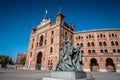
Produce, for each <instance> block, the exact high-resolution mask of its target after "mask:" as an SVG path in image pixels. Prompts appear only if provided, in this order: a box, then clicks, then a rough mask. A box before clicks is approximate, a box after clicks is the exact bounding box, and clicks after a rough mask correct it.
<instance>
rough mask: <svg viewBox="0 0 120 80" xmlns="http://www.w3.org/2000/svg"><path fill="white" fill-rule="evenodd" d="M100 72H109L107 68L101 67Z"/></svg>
mask: <svg viewBox="0 0 120 80" xmlns="http://www.w3.org/2000/svg"><path fill="white" fill-rule="evenodd" d="M99 71H100V72H107V69H99Z"/></svg>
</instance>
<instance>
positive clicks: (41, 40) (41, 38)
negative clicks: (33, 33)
mask: <svg viewBox="0 0 120 80" xmlns="http://www.w3.org/2000/svg"><path fill="white" fill-rule="evenodd" d="M39 44H40V46H42V45H43V35H42V36H40V43H39Z"/></svg>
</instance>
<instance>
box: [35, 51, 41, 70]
mask: <svg viewBox="0 0 120 80" xmlns="http://www.w3.org/2000/svg"><path fill="white" fill-rule="evenodd" d="M41 64H42V52H39V53H38V55H37V61H36V70H41Z"/></svg>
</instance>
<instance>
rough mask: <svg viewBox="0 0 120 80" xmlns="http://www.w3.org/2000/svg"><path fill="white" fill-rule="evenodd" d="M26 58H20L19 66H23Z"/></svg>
mask: <svg viewBox="0 0 120 80" xmlns="http://www.w3.org/2000/svg"><path fill="white" fill-rule="evenodd" d="M25 61H26V57H22V58H21V59H20V64H22V65H25Z"/></svg>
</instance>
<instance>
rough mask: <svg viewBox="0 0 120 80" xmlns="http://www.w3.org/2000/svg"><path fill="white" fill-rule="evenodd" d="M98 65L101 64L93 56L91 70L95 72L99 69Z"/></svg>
mask: <svg viewBox="0 0 120 80" xmlns="http://www.w3.org/2000/svg"><path fill="white" fill-rule="evenodd" d="M98 67H99V65H98V63H97V59H95V58H92V59H91V60H90V69H91V71H94V72H96V71H98Z"/></svg>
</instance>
